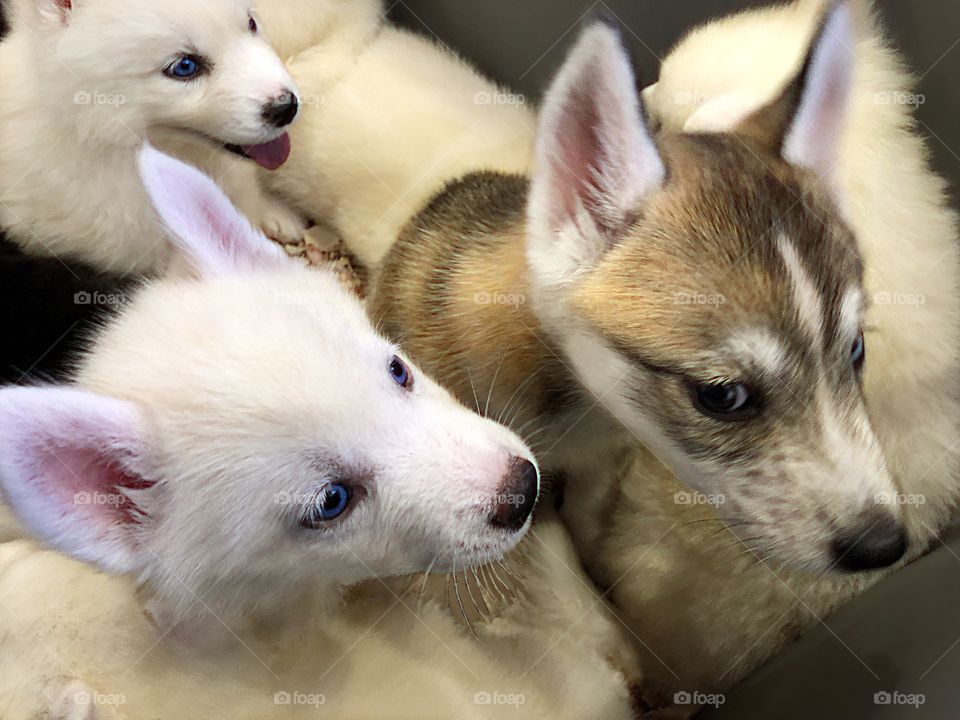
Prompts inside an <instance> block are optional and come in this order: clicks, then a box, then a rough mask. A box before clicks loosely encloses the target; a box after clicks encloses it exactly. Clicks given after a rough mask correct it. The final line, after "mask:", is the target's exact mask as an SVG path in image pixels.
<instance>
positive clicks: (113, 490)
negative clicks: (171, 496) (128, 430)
mask: <svg viewBox="0 0 960 720" xmlns="http://www.w3.org/2000/svg"><path fill="white" fill-rule="evenodd" d="M38 465H39V467H37V477H38V478H41V480H40V483H41V484H42V485H43V486H44V487H45V494H47V495H48V497H49V498H50V499H51V500H53V502H52V503H50V507H51V508H59V513H60V517H61V519H63V520H66V519H67V518H68V517H69V516H70V515H71V514H73V513H80V514H83V515H85V516H86V517H87V518H88V521H89V522H90V523H91V524H92V526H94V527H97V528H101V529H103V530H107V529H108V528H110V527H111V526H116V525H137V524H139V523H140V522H141V520H142V518H143V515H144V513H143V510H142V509H141V508H140V507H138V506H137V505H136V503H135V502H134V501H133V500H132V499H131V498H130V497H129V496H128V495H127V493H126V492H125V491H127V490H146V489H148V488H150V487H151V486H152V485H153V483H151V482H148V481H145V480H143V479H142V478H140V477H138V476H136V475H134V474H133V473H130V472H128V471H126V470H124V469H123V468H121V467H120V466H119V465H118V464H117V463H116V462H113V461H110V460H108V459H106V458H105V457H104V456H103V455H102V454H101V453H99V452H98V451H96V450H91V449H87V448H58V449H56V450H54V449H51V448H44V450H43V451H42V453H41V454H40V457H39V459H38Z"/></svg>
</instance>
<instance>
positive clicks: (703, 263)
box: [372, 135, 862, 448]
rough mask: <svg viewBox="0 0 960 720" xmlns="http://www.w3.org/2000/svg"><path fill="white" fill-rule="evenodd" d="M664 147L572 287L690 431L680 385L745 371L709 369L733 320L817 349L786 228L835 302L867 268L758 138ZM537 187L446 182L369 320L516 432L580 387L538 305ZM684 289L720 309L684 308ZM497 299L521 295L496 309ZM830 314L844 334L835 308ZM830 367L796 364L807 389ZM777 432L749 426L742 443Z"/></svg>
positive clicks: (668, 140) (408, 239) (402, 242)
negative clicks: (803, 314) (528, 217)
mask: <svg viewBox="0 0 960 720" xmlns="http://www.w3.org/2000/svg"><path fill="white" fill-rule="evenodd" d="M661 151H662V153H663V155H664V158H665V160H666V163H667V166H668V168H669V180H668V182H667V185H666V187H665V188H664V190H663V191H662V192H660V193H658V194H657V195H656V196H655V197H654V198H653V200H652V202H651V203H650V204H649V205H648V206H647V207H645V208H643V212H642V213H639V214H638V219H637V220H636V222H635V223H634V225H633V226H632V227H631V228H629V230H628V231H627V232H626V234H625V237H623V238H622V239H620V240H619V241H618V242H617V244H616V246H615V247H614V248H613V249H612V250H611V251H610V252H609V253H608V255H607V256H606V257H605V258H604V259H603V261H602V262H601V263H600V265H599V266H598V267H597V268H596V269H595V270H594V271H593V272H591V273H589V274H587V275H586V276H585V277H584V279H583V280H582V282H580V283H579V284H578V286H577V287H576V288H575V289H574V291H573V293H572V296H571V310H572V311H573V312H574V313H575V314H576V315H578V316H579V317H581V318H582V319H583V320H585V321H586V322H587V323H588V324H589V325H590V326H591V327H593V328H595V329H597V330H598V331H599V332H600V333H602V334H603V335H604V336H605V337H606V338H608V339H609V341H610V344H611V345H612V346H613V347H615V348H617V349H619V350H620V351H621V352H622V353H624V354H625V355H627V356H628V357H630V358H631V359H632V360H634V361H635V362H636V363H637V365H638V366H639V367H642V368H644V369H646V370H649V371H651V372H648V373H644V376H643V377H644V381H645V382H646V381H648V380H649V379H651V378H652V379H653V382H656V383H658V384H660V385H661V387H659V388H657V389H656V390H655V392H654V393H653V395H654V396H658V395H659V396H660V397H662V396H663V394H668V395H670V396H671V397H672V398H673V400H674V402H671V403H667V404H664V403H663V402H662V401H661V402H659V403H657V404H658V406H660V407H663V409H664V414H663V416H662V420H663V422H664V423H665V424H666V426H667V427H680V426H682V425H683V424H684V423H687V424H689V422H690V421H691V415H692V413H691V412H687V407H688V405H689V403H688V402H687V400H686V399H685V398H684V397H683V393H684V392H685V385H684V383H682V382H677V380H678V379H679V380H698V381H701V382H708V381H711V380H717V379H723V378H726V379H729V378H734V377H742V375H743V372H744V368H739V367H735V366H731V365H729V364H722V363H720V364H718V363H716V361H713V364H705V360H706V359H708V358H710V357H711V350H712V349H713V348H714V347H715V346H716V344H717V343H718V342H719V341H720V340H721V339H722V338H723V337H725V336H726V334H727V332H728V330H729V328H730V327H731V326H734V327H735V326H736V325H737V324H738V323H741V322H742V323H743V324H748V325H750V326H756V325H762V324H767V325H768V326H769V327H770V329H771V330H773V331H775V332H776V333H777V334H778V335H779V336H780V337H783V338H792V339H793V340H794V341H795V342H794V345H793V347H792V348H791V349H792V350H795V351H796V353H797V354H798V355H800V356H801V357H803V356H804V355H805V354H806V355H809V352H808V350H807V345H808V342H807V341H806V340H805V339H803V338H801V337H798V331H797V329H796V325H797V322H796V319H795V317H794V309H793V299H792V294H791V290H790V282H789V279H788V278H787V276H786V270H785V269H784V267H783V264H782V259H781V258H780V255H779V253H778V251H777V249H776V244H775V241H776V239H777V237H778V236H779V235H780V234H781V233H783V234H784V235H786V236H787V237H789V238H790V239H791V240H793V241H794V242H795V243H796V246H797V250H798V252H799V253H800V254H801V257H802V259H803V260H804V264H805V266H806V267H807V268H808V269H810V270H811V271H812V270H814V269H816V270H818V271H819V272H818V273H817V274H815V275H814V276H813V277H814V279H815V281H816V282H817V283H818V284H819V289H820V291H821V293H822V297H824V298H825V299H828V300H829V302H827V305H829V306H832V307H834V308H836V306H837V305H838V304H839V300H840V298H841V297H842V294H843V293H844V292H845V291H846V290H847V289H848V288H850V287H852V286H855V285H856V284H857V283H859V282H860V281H861V280H862V263H861V261H860V258H859V254H858V252H857V249H856V243H855V241H854V238H853V236H852V235H851V234H850V233H849V231H847V230H846V229H845V227H844V226H843V224H842V223H841V222H839V220H838V218H837V217H836V215H835V214H832V213H831V214H829V215H826V216H822V215H824V214H825V211H824V209H828V210H829V209H832V208H833V205H832V202H830V200H829V199H828V198H827V197H826V196H825V195H824V193H823V192H822V191H820V190H819V189H818V188H817V187H816V185H815V183H814V182H813V179H812V178H810V177H808V175H807V173H806V172H804V171H802V170H798V169H796V168H793V167H792V166H790V165H788V164H787V163H785V162H784V161H782V160H780V159H779V158H777V157H775V156H774V155H772V154H771V153H770V152H769V150H767V149H766V148H765V147H764V146H763V145H762V144H760V143H757V142H754V141H753V140H751V139H750V138H746V137H739V136H738V137H734V136H723V135H709V136H708V135H703V136H695V135H694V136H671V137H665V138H662V140H661ZM527 185H528V184H527V182H526V180H524V179H522V178H520V177H517V176H509V175H501V174H497V173H489V172H484V173H476V174H471V175H468V176H466V177H465V178H463V179H461V180H458V181H456V182H453V183H451V184H450V185H448V186H447V187H446V188H445V189H444V191H443V192H441V193H440V194H439V195H438V196H437V197H436V198H435V199H434V200H433V202H431V203H430V204H429V205H428V206H427V207H426V208H425V209H424V210H423V211H422V212H421V213H420V214H419V215H417V217H415V218H414V219H413V221H411V223H410V224H409V225H408V226H407V227H406V228H405V229H404V231H403V233H402V234H401V236H400V238H399V239H398V241H397V244H396V245H395V246H394V248H393V250H392V251H391V254H390V255H389V256H388V258H387V261H386V263H385V265H384V267H383V269H382V271H381V273H380V276H379V278H378V279H377V283H376V285H377V287H376V291H375V294H374V296H373V298H372V312H373V316H374V318H375V319H377V320H378V321H379V322H380V323H381V324H382V328H383V330H384V331H385V332H386V333H387V334H388V335H390V336H392V337H394V338H395V339H398V340H399V341H401V342H402V344H403V346H404V348H405V349H406V351H407V352H409V353H410V355H411V357H412V358H413V359H414V360H415V361H416V362H417V363H419V364H420V365H421V366H423V367H424V368H425V370H426V371H427V372H430V373H431V374H433V375H434V377H437V378H439V379H440V380H441V382H443V383H444V384H445V385H446V386H447V387H449V388H450V389H451V390H452V391H453V392H454V393H455V394H456V395H457V396H458V397H459V398H460V399H461V400H462V401H463V402H465V403H467V404H471V405H472V404H476V405H477V406H478V409H479V410H480V411H481V412H487V413H488V414H490V415H492V416H493V417H498V416H500V415H503V416H504V417H505V418H506V419H507V420H513V426H514V427H516V428H523V427H524V425H526V424H527V423H531V422H532V421H533V420H534V419H535V418H538V417H546V418H550V419H551V420H557V419H558V412H559V411H562V410H565V409H566V410H569V409H572V408H574V407H575V406H576V405H577V398H578V396H580V395H581V393H580V391H579V389H578V383H577V381H576V379H575V378H574V377H573V375H572V374H571V373H570V372H569V370H568V368H567V367H566V366H565V363H564V361H563V360H562V359H561V358H560V353H559V350H557V349H556V348H555V346H554V344H553V342H552V340H551V339H550V337H549V336H548V334H547V333H546V331H545V330H544V329H543V328H542V327H541V326H540V324H539V322H538V320H537V318H536V316H535V314H534V312H533V308H532V307H531V304H530V302H529V299H530V298H529V290H528V280H527V261H526V256H525V239H524V231H525V224H524V208H525V205H526V198H527V189H528V187H527ZM689 293H698V294H702V295H710V296H717V297H722V298H723V302H722V304H716V305H712V304H707V303H700V304H698V303H693V304H683V303H680V302H677V299H676V298H677V296H678V295H683V294H689ZM498 294H503V295H506V296H510V297H515V298H517V299H518V304H516V305H510V304H498V303H496V302H492V301H491V302H486V300H492V299H493V298H494V297H496V296H497V295H498ZM478 298H479V299H480V301H478ZM825 320H826V322H825V325H826V329H827V332H828V333H832V332H834V331H835V330H836V322H837V318H836V315H835V313H834V314H831V315H830V316H829V317H827V318H826V319H825ZM667 328H669V332H665V329H667ZM845 349H846V348H843V349H841V350H840V352H841V357H842V352H843V351H845ZM819 370H820V368H819V366H818V365H817V364H816V363H813V362H812V361H811V362H810V363H809V364H805V365H804V366H803V367H799V368H797V374H798V376H799V377H798V378H797V381H796V385H797V387H803V386H804V384H805V383H808V382H809V378H808V377H803V376H804V375H809V374H810V373H816V372H819ZM531 373H533V374H532V375H531ZM756 383H757V384H758V385H763V384H764V383H767V384H772V383H773V381H772V380H769V381H768V380H767V379H764V378H756ZM786 395H787V397H788V398H789V397H790V394H789V392H788V393H787V394H786ZM488 396H489V398H490V399H489V404H488V402H487V398H488ZM580 399H582V397H581V398H580ZM642 399H646V398H642ZM651 399H652V398H651ZM488 405H489V406H488ZM673 406H676V407H680V408H683V409H684V410H683V412H682V414H681V415H680V416H679V417H677V416H674V415H672V414H671V413H670V412H669V410H670V408H671V407H673ZM787 410H789V408H785V411H787ZM514 414H515V417H512V416H513V415H514ZM694 420H695V418H694ZM777 420H778V421H782V420H783V417H782V415H781V416H778V417H777ZM555 430H556V431H558V432H562V430H563V425H557V426H555ZM770 430H771V428H770V426H769V425H768V424H763V425H761V426H759V427H757V428H754V431H755V432H754V433H753V434H752V435H751V436H749V437H745V438H744V440H743V443H742V447H743V448H746V447H748V446H751V445H755V444H756V442H757V440H758V437H757V436H756V433H760V434H763V433H767V432H769V431H770ZM677 439H681V440H684V444H687V443H690V442H692V441H691V440H690V439H689V438H687V439H684V438H677Z"/></svg>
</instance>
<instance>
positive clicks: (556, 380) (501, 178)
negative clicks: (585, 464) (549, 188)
mask: <svg viewBox="0 0 960 720" xmlns="http://www.w3.org/2000/svg"><path fill="white" fill-rule="evenodd" d="M526 195H527V182H526V180H525V179H523V178H521V177H519V176H511V175H501V174H498V173H493V172H481V173H475V174H471V175H467V176H466V177H465V178H463V179H462V180H458V181H456V182H453V183H451V184H450V185H448V186H447V187H446V188H445V189H444V190H443V191H442V192H441V193H440V194H439V195H438V196H437V197H436V198H435V199H434V200H433V202H431V203H430V204H429V205H428V206H427V207H426V208H425V209H424V210H423V211H422V212H421V213H420V214H419V215H417V217H415V218H414V219H413V220H412V221H411V223H410V224H409V225H408V226H407V227H406V228H405V229H404V231H403V233H402V234H401V236H400V238H399V240H398V241H397V243H396V245H395V246H394V248H393V250H392V251H391V253H390V255H389V257H388V259H387V261H386V263H385V264H384V267H383V268H382V270H381V272H380V274H379V277H378V278H377V282H376V292H375V294H374V295H373V297H372V298H371V314H372V316H373V318H374V319H375V321H377V322H378V323H379V324H380V325H381V329H382V330H383V331H384V332H385V333H386V334H387V335H388V336H390V337H393V338H394V339H397V340H398V341H401V342H402V345H403V347H404V349H405V350H406V351H407V352H408V353H409V354H410V356H411V357H412V358H413V360H414V361H415V362H417V363H418V364H419V365H420V366H421V367H423V368H424V370H425V371H426V372H428V373H430V374H431V375H433V376H434V377H436V378H439V379H440V380H441V382H443V383H444V384H445V385H446V386H447V387H448V388H450V389H451V390H452V391H453V392H454V394H456V395H457V397H459V398H460V399H461V400H462V401H463V402H464V403H466V404H467V405H475V406H476V407H477V408H478V410H480V411H481V412H483V411H487V412H488V413H491V414H492V415H493V416H494V417H496V416H499V415H502V416H503V417H504V419H506V420H508V421H510V422H511V423H512V424H513V425H514V426H515V427H522V426H524V425H526V426H528V429H529V424H530V423H532V422H533V421H534V420H535V419H537V418H539V417H541V416H552V415H554V414H555V413H557V412H558V411H561V410H563V409H564V408H565V407H567V406H569V404H570V403H571V402H572V399H573V398H572V397H571V393H570V390H569V385H570V380H569V378H568V377H566V376H565V373H564V369H563V365H562V362H561V361H560V360H559V356H558V353H557V351H556V350H555V349H554V348H553V347H552V346H551V344H550V342H549V340H548V339H547V338H546V337H545V335H544V333H543V331H542V330H541V329H540V327H539V324H538V322H537V319H536V317H535V316H534V314H533V311H532V308H531V306H530V304H529V302H528V301H529V292H528V289H527V264H526V258H525V254H524V253H525V241H524V225H523V212H524V207H525V204H526ZM496 298H503V299H506V298H512V299H514V300H515V302H514V303H513V304H503V303H501V302H497V301H496V300H495V299H496ZM531 371H532V374H531ZM488 397H489V403H488V401H487V398H488ZM488 405H489V407H488Z"/></svg>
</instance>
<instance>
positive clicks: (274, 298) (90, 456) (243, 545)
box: [0, 150, 539, 615]
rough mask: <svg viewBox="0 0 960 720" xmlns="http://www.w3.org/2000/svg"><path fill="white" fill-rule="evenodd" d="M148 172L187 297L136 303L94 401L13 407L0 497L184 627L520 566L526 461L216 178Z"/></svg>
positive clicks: (162, 285)
mask: <svg viewBox="0 0 960 720" xmlns="http://www.w3.org/2000/svg"><path fill="white" fill-rule="evenodd" d="M142 165H143V169H144V176H145V178H146V180H147V187H148V190H149V191H150V194H151V196H152V197H153V198H154V199H155V201H156V203H157V209H158V211H159V212H160V215H161V217H163V218H164V220H165V221H166V222H167V223H168V225H169V226H170V228H171V230H172V231H174V233H175V236H176V243H177V245H178V248H179V250H180V251H181V252H182V253H183V254H184V255H185V259H186V266H187V267H189V268H190V271H191V277H187V278H184V279H182V280H177V279H175V278H169V279H167V280H166V281H163V282H158V283H156V284H153V285H151V286H148V287H147V288H145V289H144V290H142V291H141V292H140V293H139V294H138V295H137V297H136V299H135V301H134V302H133V303H132V304H131V305H130V306H129V307H127V308H126V309H125V311H124V312H123V313H122V314H121V315H120V317H119V318H118V319H117V321H116V322H114V323H113V324H112V325H111V326H110V327H109V328H108V329H107V331H106V332H104V333H103V334H102V336H101V337H99V338H98V340H97V342H96V345H95V349H94V351H93V352H92V353H91V354H90V356H89V358H88V359H87V361H86V363H85V364H84V367H83V368H82V369H81V372H80V376H79V385H80V386H81V387H82V388H83V390H79V389H72V388H51V389H17V390H11V391H9V392H4V393H0V449H2V450H3V452H0V456H2V460H0V483H2V484H3V487H4V489H5V491H6V493H7V497H9V498H10V502H11V505H12V507H13V508H14V510H15V511H16V512H17V514H18V515H19V516H20V517H21V519H23V520H24V522H25V524H26V526H27V527H28V528H29V529H30V530H31V531H33V532H34V533H35V534H36V535H38V536H39V537H40V538H42V539H43V540H45V541H47V542H49V543H51V544H53V545H54V546H56V547H58V548H60V549H62V550H63V551H65V552H68V553H70V554H73V555H74V556H77V557H79V558H81V559H83V560H87V561H89V562H93V563H95V564H97V565H99V566H101V567H105V568H107V569H109V570H113V571H121V572H135V573H138V574H139V576H140V577H141V579H143V580H144V581H145V582H146V583H147V584H148V585H149V586H150V587H151V588H152V589H153V590H154V591H155V592H156V593H157V594H158V596H159V597H160V599H161V600H162V601H163V602H164V603H166V604H167V605H168V606H170V611H171V612H172V613H173V614H174V615H176V614H183V613H186V612H188V611H189V610H190V608H191V607H192V606H193V604H194V603H195V601H196V598H197V597H203V598H204V602H205V603H208V604H217V603H220V602H222V603H223V604H225V605H227V606H234V605H236V606H238V607H239V608H240V609H249V607H250V606H253V607H269V606H272V605H275V604H277V603H280V602H282V601H283V600H284V599H286V598H289V597H290V595H291V593H294V592H295V591H296V590H297V589H302V588H303V587H305V586H309V585H310V584H319V585H326V586H335V585H341V584H350V583H353V582H358V581H361V580H365V579H369V578H372V577H387V576H392V575H402V574H407V573H412V572H418V571H423V570H427V569H428V568H432V569H434V570H436V571H440V572H442V571H447V570H453V569H457V570H463V569H465V568H467V567H473V566H475V565H477V564H480V563H484V562H488V561H491V560H494V559H497V558H499V557H500V556H501V555H502V554H503V553H505V552H507V551H508V550H510V549H511V548H512V547H513V546H514V545H515V544H516V543H517V542H518V541H519V539H520V538H521V537H522V536H523V534H524V533H525V532H526V530H527V528H528V527H529V524H530V521H531V513H532V510H533V507H534V504H535V502H536V499H537V494H538V491H539V474H538V470H537V467H536V465H535V463H534V461H533V457H532V455H531V453H530V451H529V449H528V448H527V447H526V446H525V445H524V444H523V442H522V441H521V440H520V439H519V438H518V437H517V436H516V435H515V434H514V433H512V432H511V431H509V430H507V429H506V428H505V427H503V426H501V425H499V424H497V423H494V422H492V421H490V420H488V419H485V418H482V417H480V416H479V415H477V414H475V413H472V412H470V411H468V410H467V409H466V408H465V407H463V406H462V405H461V404H460V403H458V402H457V401H456V400H454V399H453V398H452V396H451V395H450V394H449V393H448V392H446V391H445V390H443V389H442V388H441V387H440V386H439V385H437V384H436V383H435V382H434V381H432V380H431V379H430V378H429V377H427V376H426V375H424V374H423V373H421V372H420V371H419V370H418V369H417V368H416V367H415V366H414V365H412V364H411V363H410V362H409V361H408V360H407V359H406V358H405V357H403V355H402V354H401V353H400V352H399V351H398V349H397V348H396V346H395V345H393V344H391V343H390V342H388V341H387V340H385V339H383V338H382V337H380V336H379V335H378V334H377V333H376V332H375V331H374V329H373V328H372V326H371V324H370V322H369V320H368V319H367V317H366V315H365V313H364V311H363V308H362V306H361V304H360V302H359V301H358V300H357V299H356V298H354V297H352V296H351V295H349V294H348V293H347V291H346V290H344V289H343V287H342V286H341V285H340V283H339V281H338V280H337V279H336V278H335V277H334V276H333V275H332V274H331V273H329V272H326V271H318V270H311V269H308V268H305V267H301V266H300V265H299V264H297V263H295V262H294V261H291V260H289V259H288V258H287V257H286V256H285V255H284V253H282V251H280V250H279V249H277V248H276V247H275V246H273V245H272V244H271V243H269V241H267V240H266V239H265V238H264V237H263V236H262V235H261V234H260V233H258V232H256V231H254V230H253V229H252V228H250V226H249V224H247V222H246V221H245V220H244V219H243V218H242V217H241V216H239V215H238V214H237V213H236V211H235V210H234V209H233V208H232V206H230V204H229V202H228V201H227V200H226V198H225V197H224V196H223V194H222V193H221V192H220V191H219V190H218V189H216V187H215V186H214V185H213V184H212V182H211V181H210V180H208V179H207V178H204V177H203V176H202V175H200V173H198V172H197V171H195V170H193V169H192V168H188V167H187V166H185V165H183V163H180V162H177V161H175V160H173V159H171V158H168V157H166V156H163V155H161V154H159V153H157V152H156V151H153V150H147V151H145V153H144V161H143V164H142ZM4 463H5V464H4ZM78 493H82V494H83V495H84V497H88V498H92V499H95V501H92V502H80V503H78V502H75V500H74V498H75V497H76V496H77V494H78ZM99 499H102V500H103V501H102V502H100V501H99Z"/></svg>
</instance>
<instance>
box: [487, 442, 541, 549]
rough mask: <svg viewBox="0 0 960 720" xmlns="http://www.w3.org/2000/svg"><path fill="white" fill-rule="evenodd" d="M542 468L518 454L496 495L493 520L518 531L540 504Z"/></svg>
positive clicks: (513, 530) (507, 528)
mask: <svg viewBox="0 0 960 720" xmlns="http://www.w3.org/2000/svg"><path fill="white" fill-rule="evenodd" d="M539 481H540V472H539V471H538V470H537V466H536V465H534V464H533V463H532V462H530V461H529V460H526V459H524V458H520V457H515V458H513V459H512V460H511V461H510V467H509V468H508V469H507V474H506V475H505V476H504V478H503V482H501V483H500V488H499V489H498V490H497V495H496V496H495V497H494V499H493V512H491V513H490V524H491V525H494V526H496V527H500V528H504V529H505V530H510V531H512V532H516V531H517V530H519V529H520V528H522V527H523V524H524V523H525V522H526V521H527V518H528V517H530V513H531V512H533V506H534V505H536V504H537V493H538V491H539V485H540V482H539Z"/></svg>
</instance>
